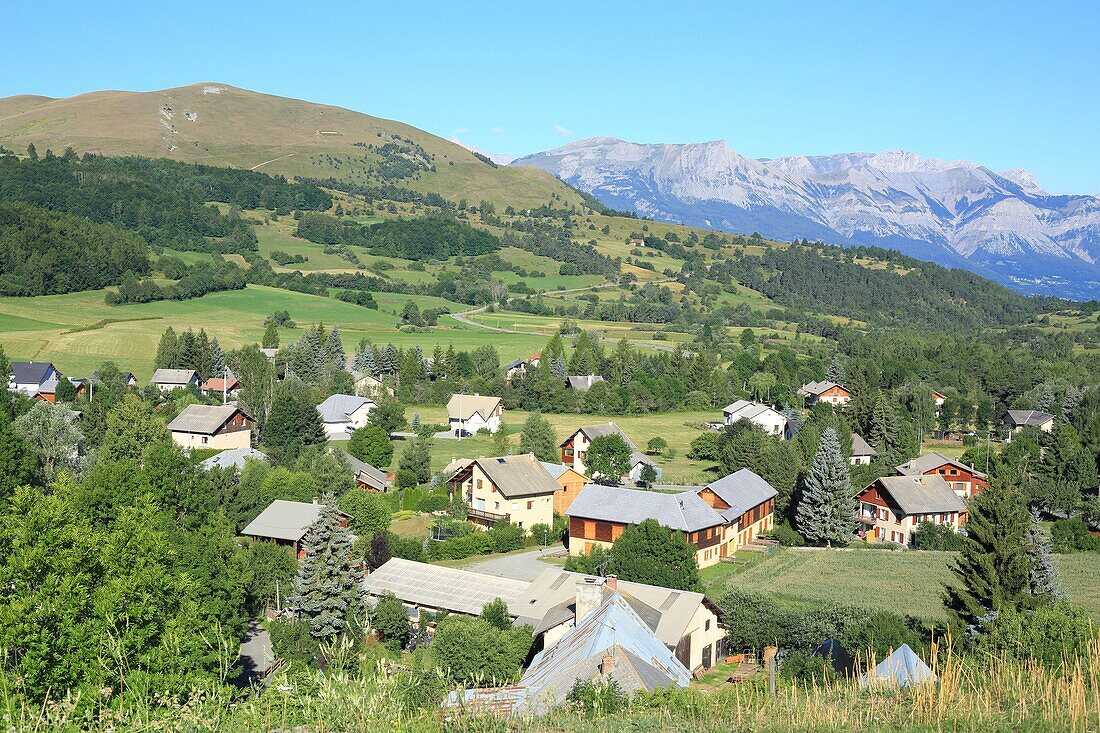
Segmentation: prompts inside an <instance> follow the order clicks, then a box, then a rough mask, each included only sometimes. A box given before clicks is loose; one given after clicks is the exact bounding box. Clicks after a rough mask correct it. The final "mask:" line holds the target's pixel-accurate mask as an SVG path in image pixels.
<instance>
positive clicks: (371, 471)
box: [344, 453, 392, 491]
mask: <svg viewBox="0 0 1100 733" xmlns="http://www.w3.org/2000/svg"><path fill="white" fill-rule="evenodd" d="M344 459H345V460H346V461H347V462H348V465H349V466H351V470H352V473H354V474H355V478H356V480H357V481H362V482H363V483H365V484H367V485H368V486H370V487H371V488H372V489H377V490H378V491H385V490H386V488H387V487H389V486H391V485H392V482H391V481H390V480H389V479H388V478H386V472H385V471H382V470H379V469H377V468H375V467H374V466H372V465H370V464H369V463H367V462H366V461H360V460H359V459H358V458H356V457H355V456H353V455H351V454H350V453H349V454H346V455H345V456H344Z"/></svg>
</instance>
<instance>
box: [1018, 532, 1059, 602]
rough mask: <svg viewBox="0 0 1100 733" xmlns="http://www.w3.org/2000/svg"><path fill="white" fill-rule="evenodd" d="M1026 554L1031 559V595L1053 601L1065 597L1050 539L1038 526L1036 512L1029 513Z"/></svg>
mask: <svg viewBox="0 0 1100 733" xmlns="http://www.w3.org/2000/svg"><path fill="white" fill-rule="evenodd" d="M1027 554H1028V557H1029V558H1030V559H1031V576H1030V577H1031V595H1033V596H1035V597H1036V598H1040V599H1043V600H1046V601H1048V602H1051V603H1054V602H1057V601H1061V600H1063V599H1064V598H1065V597H1066V591H1065V588H1063V587H1062V578H1061V576H1060V575H1059V573H1058V566H1057V565H1055V563H1054V553H1053V551H1052V550H1051V549H1050V540H1049V538H1048V537H1047V536H1046V533H1044V532H1043V530H1042V528H1041V527H1040V526H1039V514H1038V512H1034V511H1033V512H1032V513H1031V526H1030V527H1029V528H1028V535H1027Z"/></svg>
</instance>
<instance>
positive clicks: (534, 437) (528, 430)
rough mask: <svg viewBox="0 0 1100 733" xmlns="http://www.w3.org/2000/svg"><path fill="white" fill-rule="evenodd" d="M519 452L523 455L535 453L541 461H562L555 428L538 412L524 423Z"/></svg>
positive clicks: (520, 435) (533, 413)
mask: <svg viewBox="0 0 1100 733" xmlns="http://www.w3.org/2000/svg"><path fill="white" fill-rule="evenodd" d="M519 450H520V452H521V453H534V454H535V458H537V459H538V460H540V461H547V462H550V463H557V462H558V461H560V460H561V453H559V452H558V438H557V435H555V434H554V426H553V425H551V424H550V421H549V420H547V419H546V418H545V417H543V416H542V415H541V414H540V413H538V412H532V413H531V414H530V415H528V416H527V420H526V421H524V423H523V431H522V432H521V433H520V434H519Z"/></svg>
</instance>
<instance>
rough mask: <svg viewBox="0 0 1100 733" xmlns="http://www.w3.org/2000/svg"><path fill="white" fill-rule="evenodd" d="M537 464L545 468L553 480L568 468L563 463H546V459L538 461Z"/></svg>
mask: <svg viewBox="0 0 1100 733" xmlns="http://www.w3.org/2000/svg"><path fill="white" fill-rule="evenodd" d="M539 465H541V466H542V467H543V468H545V469H546V472H547V473H548V474H550V478H552V479H554V480H555V481H556V480H557V479H558V477H560V476H561V475H562V474H563V473H565V472H566V471H568V470H570V469H569V466H566V465H565V464H564V463H547V462H546V461H539Z"/></svg>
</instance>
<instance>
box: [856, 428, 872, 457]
mask: <svg viewBox="0 0 1100 733" xmlns="http://www.w3.org/2000/svg"><path fill="white" fill-rule="evenodd" d="M852 455H853V456H871V457H872V458H874V457H875V456H877V455H878V451H877V450H875V448H874V446H872V445H871V444H870V443H868V442H867V441H866V440H864V439H863V436H862V435H858V434H856V433H852Z"/></svg>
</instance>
